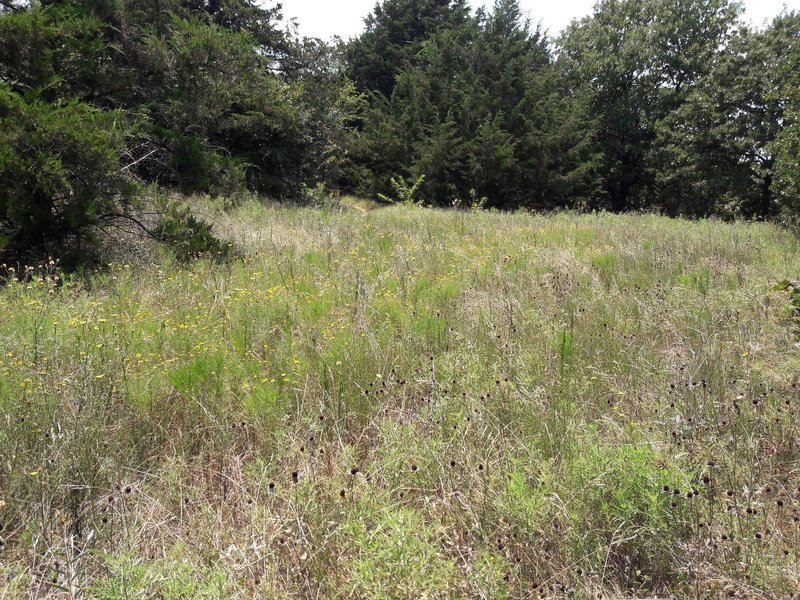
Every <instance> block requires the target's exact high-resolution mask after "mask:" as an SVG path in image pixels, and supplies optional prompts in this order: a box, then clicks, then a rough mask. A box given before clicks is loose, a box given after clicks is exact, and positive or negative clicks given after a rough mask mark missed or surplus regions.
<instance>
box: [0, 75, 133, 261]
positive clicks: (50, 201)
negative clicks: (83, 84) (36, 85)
mask: <svg viewBox="0 0 800 600" xmlns="http://www.w3.org/2000/svg"><path fill="white" fill-rule="evenodd" d="M127 131H128V130H127V128H126V125H125V119H124V115H123V114H122V113H120V112H118V111H102V110H98V109H96V108H92V107H90V106H88V105H86V104H83V103H81V102H77V101H74V102H70V103H68V104H65V105H57V104H50V103H46V102H43V101H40V100H39V99H38V98H36V97H33V98H24V97H22V96H21V95H19V94H17V93H14V92H13V91H11V90H10V89H9V88H8V87H6V86H2V85H0V251H2V252H3V253H5V254H9V253H10V254H11V255H12V256H13V255H14V254H15V253H19V252H22V251H25V252H27V251H31V250H34V251H35V250H39V251H41V250H47V251H48V252H51V253H56V252H62V251H64V250H66V249H67V248H68V247H71V248H75V247H78V248H80V247H81V246H82V244H83V242H84V241H86V240H88V239H90V238H91V237H92V235H93V233H94V230H96V229H97V228H100V227H103V226H104V225H107V224H109V223H110V222H111V221H112V220H114V219H116V218H118V217H119V215H120V213H121V212H123V211H124V208H125V207H126V206H127V205H128V203H129V202H130V200H131V199H132V198H133V197H134V195H135V192H136V186H135V185H134V183H133V182H132V181H131V180H130V179H129V178H128V177H127V176H126V174H125V170H124V169H123V168H121V167H120V156H121V155H122V152H123V150H124V147H125V136H126V133H127Z"/></svg>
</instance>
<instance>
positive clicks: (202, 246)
mask: <svg viewBox="0 0 800 600" xmlns="http://www.w3.org/2000/svg"><path fill="white" fill-rule="evenodd" d="M152 233H153V235H154V236H155V238H156V239H158V240H159V241H161V242H164V243H166V244H168V245H170V246H172V247H173V248H174V249H175V250H176V252H177V253H178V255H179V257H180V258H182V259H188V258H196V257H199V256H208V257H211V258H215V259H219V258H225V257H227V256H229V254H230V247H229V246H228V245H226V244H223V242H221V241H220V240H219V239H218V238H217V237H216V236H215V235H214V233H213V232H212V226H211V225H210V224H208V223H206V222H205V221H202V220H201V219H198V218H197V217H196V216H195V215H194V214H192V211H191V209H190V208H189V207H188V206H184V205H180V204H178V203H175V202H171V203H168V204H166V206H165V207H164V208H163V209H162V210H161V212H160V214H159V219H158V222H157V223H156V225H155V227H154V228H153V230H152Z"/></svg>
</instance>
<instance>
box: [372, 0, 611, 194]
mask: <svg viewBox="0 0 800 600" xmlns="http://www.w3.org/2000/svg"><path fill="white" fill-rule="evenodd" d="M588 108H589V107H588V104H587V102H586V94H585V93H582V92H578V93H575V94H571V95H568V94H567V90H566V89H565V88H564V87H563V86H562V84H561V82H560V80H559V76H558V73H557V71H556V70H555V68H554V65H553V63H552V60H551V56H550V52H549V49H548V44H547V39H546V37H545V36H544V35H543V34H542V32H541V31H539V30H538V29H535V30H531V28H530V23H529V22H528V21H527V20H525V19H523V17H522V14H521V11H520V8H519V4H518V2H516V0H499V1H498V2H497V3H496V4H495V6H494V9H493V10H492V11H491V12H488V13H487V12H485V11H482V10H481V11H478V13H477V14H476V15H475V16H474V17H471V18H470V19H468V20H465V21H464V22H463V23H461V24H460V25H459V26H458V27H450V28H447V29H442V30H441V31H438V32H437V33H435V34H433V35H432V36H431V37H430V38H428V39H427V40H425V41H424V42H422V43H421V44H420V48H419V51H418V52H417V53H416V55H415V56H414V57H413V59H412V60H410V61H409V62H407V64H406V65H405V66H404V67H403V68H401V69H400V70H399V71H398V73H397V77H396V84H395V87H394V89H393V92H392V95H391V97H390V98H389V99H385V98H384V97H383V96H382V95H377V94H376V95H375V96H373V97H372V101H371V107H370V110H369V111H368V113H367V116H366V118H365V122H364V127H363V131H362V134H363V141H362V147H361V155H360V156H361V159H362V161H363V164H365V165H366V167H367V170H368V171H369V172H370V173H371V174H372V179H371V181H368V182H367V183H366V185H365V188H366V190H367V191H369V192H370V193H373V194H374V193H384V194H385V193H388V192H389V191H390V190H388V189H387V188H388V184H389V182H390V181H391V179H392V178H393V177H394V178H397V177H402V178H409V179H410V180H411V181H417V180H419V179H420V178H424V183H423V184H422V196H423V197H424V198H425V199H426V200H427V201H428V202H431V203H434V204H449V203H451V202H453V201H454V200H462V201H466V200H467V199H468V198H478V197H483V196H486V197H487V198H488V200H489V204H490V205H492V206H497V207H503V208H513V207H519V206H529V207H550V206H568V205H575V204H576V203H582V202H583V201H584V200H585V199H586V197H587V196H590V195H591V193H592V192H590V191H589V190H593V189H594V187H595V182H596V176H595V168H596V166H597V156H596V153H595V152H594V150H593V148H592V144H591V143H590V141H591V140H592V139H593V134H594V123H593V121H592V119H591V117H590V116H589V113H588Z"/></svg>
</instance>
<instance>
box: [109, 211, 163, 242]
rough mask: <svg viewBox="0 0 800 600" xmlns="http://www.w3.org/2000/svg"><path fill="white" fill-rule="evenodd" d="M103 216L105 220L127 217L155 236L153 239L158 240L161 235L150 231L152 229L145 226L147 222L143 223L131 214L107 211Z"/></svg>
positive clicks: (148, 233)
mask: <svg viewBox="0 0 800 600" xmlns="http://www.w3.org/2000/svg"><path fill="white" fill-rule="evenodd" d="M102 218H103V219H105V220H111V219H126V220H128V221H130V222H131V223H133V224H134V225H136V226H137V227H139V229H141V230H142V231H144V232H145V233H146V234H147V235H149V236H150V237H151V238H153V239H156V240H157V239H159V236H158V235H156V234H155V233H154V232H152V231H150V230H149V229H148V228H147V227H146V226H145V224H144V223H142V222H141V221H140V220H139V219H137V218H136V217H132V216H130V215H125V214H122V213H106V214H105V215H103V216H102Z"/></svg>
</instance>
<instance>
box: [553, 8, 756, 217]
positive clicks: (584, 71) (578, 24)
mask: <svg viewBox="0 0 800 600" xmlns="http://www.w3.org/2000/svg"><path fill="white" fill-rule="evenodd" d="M739 10H740V8H739V5H738V4H736V3H730V2H728V0H713V1H710V2H694V1H692V0H647V1H645V2H639V1H637V0H621V1H618V0H608V1H603V2H599V3H598V4H597V5H596V6H595V11H594V14H593V15H591V16H588V17H585V18H583V19H582V20H580V21H573V23H572V24H571V25H570V26H569V27H568V28H567V29H566V31H565V32H564V33H563V34H562V36H561V38H560V40H559V59H558V63H559V66H560V69H561V72H562V74H563V76H564V77H565V78H566V79H567V80H569V81H571V82H572V83H571V85H572V86H573V87H575V88H577V87H578V86H581V85H586V86H587V87H588V88H589V89H590V90H591V103H592V113H593V114H594V115H596V116H597V118H598V121H599V129H598V135H597V137H596V143H597V150H598V151H600V152H602V154H603V164H602V168H601V172H602V175H603V185H602V194H601V195H598V196H597V197H596V198H595V199H594V202H595V204H599V205H600V206H606V207H608V208H611V209H613V210H617V211H619V210H630V209H636V208H642V207H646V206H651V205H652V204H653V200H654V198H653V185H654V182H653V176H654V172H653V169H652V167H651V159H650V158H649V157H648V155H649V153H650V151H651V148H654V147H656V148H657V147H658V144H655V143H654V140H655V135H656V130H657V128H658V127H659V125H660V124H661V122H662V121H663V119H665V118H666V117H668V116H669V115H670V114H671V113H672V112H673V111H675V110H677V109H679V108H680V107H681V106H683V104H684V103H685V102H686V98H687V95H688V94H689V93H690V92H691V90H692V89H693V87H694V85H695V84H696V83H697V81H698V80H699V79H700V78H702V77H703V76H704V75H705V74H707V73H708V72H709V70H710V69H711V66H712V64H713V61H714V55H715V53H716V52H717V51H718V49H719V48H720V47H721V46H724V45H725V43H726V40H727V38H728V34H729V31H730V29H731V28H732V27H733V25H734V23H735V20H736V18H737V16H738V12H739ZM658 200H659V199H658V197H656V199H655V202H656V203H657V202H658ZM666 200H669V198H666Z"/></svg>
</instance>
